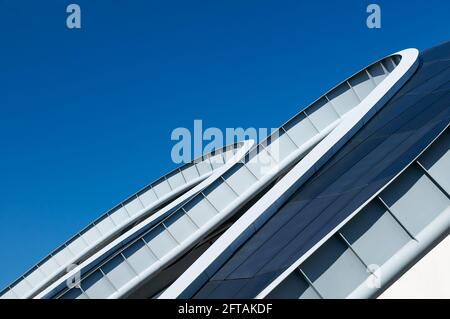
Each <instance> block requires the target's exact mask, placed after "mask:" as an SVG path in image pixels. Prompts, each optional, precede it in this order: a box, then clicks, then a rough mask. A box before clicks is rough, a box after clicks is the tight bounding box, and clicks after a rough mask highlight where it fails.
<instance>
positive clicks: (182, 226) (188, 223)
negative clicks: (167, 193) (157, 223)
mask: <svg viewBox="0 0 450 319" xmlns="http://www.w3.org/2000/svg"><path fill="white" fill-rule="evenodd" d="M164 225H166V227H167V230H168V231H169V232H170V233H171V234H172V236H173V237H175V239H176V240H177V241H178V242H179V243H181V242H183V241H184V240H185V239H186V238H188V237H189V236H191V235H192V234H194V233H195V232H196V231H197V230H198V227H197V226H196V225H195V224H194V223H193V222H192V220H191V219H190V218H189V217H188V216H187V215H186V214H184V212H183V211H178V212H176V213H175V214H173V215H172V216H170V217H169V218H168V219H167V220H166V221H164Z"/></svg>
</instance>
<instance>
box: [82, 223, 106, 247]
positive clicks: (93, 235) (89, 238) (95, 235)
mask: <svg viewBox="0 0 450 319" xmlns="http://www.w3.org/2000/svg"><path fill="white" fill-rule="evenodd" d="M81 237H83V239H84V240H85V241H86V242H87V243H88V244H90V245H92V244H94V243H96V242H97V241H98V240H99V239H100V238H101V237H102V234H101V233H100V231H99V230H98V229H97V228H95V227H91V228H89V229H88V230H86V231H85V232H84V233H83V234H81Z"/></svg>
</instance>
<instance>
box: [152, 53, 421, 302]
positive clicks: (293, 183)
mask: <svg viewBox="0 0 450 319" xmlns="http://www.w3.org/2000/svg"><path fill="white" fill-rule="evenodd" d="M395 55H400V56H401V61H400V63H399V64H398V66H397V67H396V68H395V69H394V70H393V71H392V72H391V73H390V74H389V75H388V76H387V77H386V78H385V79H384V80H383V81H382V82H381V83H380V84H379V85H378V86H377V87H375V88H374V90H373V91H372V92H371V93H370V94H369V95H368V96H367V97H366V98H365V99H364V100H363V101H362V102H361V103H360V104H359V105H358V106H356V107H355V108H354V109H353V110H352V111H351V112H349V113H348V114H346V115H345V116H344V117H343V119H342V122H341V123H340V124H339V125H338V126H337V127H336V128H335V129H334V130H333V131H332V132H331V133H330V134H329V135H328V136H327V137H325V138H324V139H323V140H322V141H321V142H320V143H319V144H318V145H317V146H316V147H315V148H313V149H312V150H311V151H310V153H308V154H307V155H306V156H305V157H304V158H303V159H302V160H301V161H300V162H299V163H298V164H297V165H296V166H295V167H294V168H292V170H291V171H290V172H289V173H288V174H287V175H286V176H284V177H283V178H282V179H281V180H280V181H279V182H278V183H277V184H276V185H275V186H274V187H273V188H272V189H271V190H269V192H267V194H265V195H264V196H263V197H262V198H261V199H260V200H259V201H258V202H257V203H256V204H255V205H253V206H252V207H251V208H250V209H249V210H248V211H247V212H246V213H245V214H244V215H243V216H242V217H241V218H240V219H239V220H238V221H236V222H235V223H234V224H233V225H232V226H231V227H230V228H229V229H228V230H227V231H226V232H225V233H224V234H223V235H222V236H221V237H220V238H219V239H217V241H216V242H215V243H214V244H213V245H212V246H210V247H209V248H208V249H207V250H206V251H205V252H204V253H203V254H202V255H201V256H200V257H199V258H198V259H197V260H196V261H195V262H194V263H193V264H192V266H191V267H189V268H188V269H187V270H186V271H185V272H184V273H183V274H182V275H181V276H180V277H179V278H178V279H177V280H176V281H175V282H174V283H173V284H172V285H171V286H170V287H169V288H168V289H167V290H166V291H164V293H162V294H161V295H160V296H159V299H172V298H190V297H192V295H193V294H194V293H195V292H196V291H197V290H198V289H199V288H200V287H201V286H202V285H203V284H204V283H205V282H206V281H207V280H208V279H209V278H210V277H211V276H212V275H213V274H214V273H215V271H216V270H217V269H218V268H220V267H221V265H222V264H223V263H224V262H225V261H226V260H227V259H228V258H229V257H230V256H231V255H232V254H233V253H234V251H235V250H236V249H237V248H238V247H239V246H240V245H241V244H242V243H243V242H244V241H245V240H247V239H248V238H249V237H250V236H252V235H253V234H254V233H255V232H256V230H257V229H259V228H260V227H261V226H262V224H263V223H264V222H265V221H266V220H267V219H268V218H269V217H271V216H272V215H273V214H274V213H275V212H276V211H277V209H278V208H279V207H280V206H281V205H282V204H283V203H284V202H285V200H286V199H287V198H288V197H289V196H291V195H292V193H293V192H294V191H295V190H296V189H298V187H300V186H301V185H302V184H303V183H304V182H305V181H306V180H307V179H308V178H309V177H310V176H311V175H312V174H314V172H316V171H317V170H318V169H319V168H320V167H321V166H322V165H323V164H325V163H326V162H327V161H328V160H329V158H330V157H331V156H333V155H334V154H335V153H336V152H337V151H338V150H339V149H340V148H341V147H342V146H343V145H344V144H345V143H346V142H347V141H348V140H349V139H350V138H351V137H352V136H353V135H354V134H355V133H356V132H357V131H358V130H359V129H360V128H361V127H362V126H364V125H365V123H367V121H369V119H370V118H372V116H373V115H374V114H375V113H376V112H377V111H378V110H379V109H381V108H382V107H383V106H384V105H385V104H386V102H387V101H388V100H389V99H390V98H391V97H392V96H393V95H394V94H395V93H396V92H397V91H398V90H399V89H400V88H401V87H402V86H403V85H404V84H405V82H406V81H407V80H408V79H409V78H410V77H411V76H412V74H413V73H414V72H415V71H416V69H417V67H418V64H419V63H418V56H419V51H418V50H417V49H406V50H403V51H400V52H397V53H395V54H393V55H391V56H395ZM293 268H295V267H293ZM279 278H280V277H279ZM279 278H278V279H279ZM278 279H277V280H276V281H277V282H281V280H282V279H280V280H279V281H278ZM273 283H274V282H273ZM266 289H267V288H266ZM264 291H265V290H264ZM264 291H263V292H264ZM262 295H263V294H262V293H260V294H259V295H258V296H257V298H261V296H262Z"/></svg>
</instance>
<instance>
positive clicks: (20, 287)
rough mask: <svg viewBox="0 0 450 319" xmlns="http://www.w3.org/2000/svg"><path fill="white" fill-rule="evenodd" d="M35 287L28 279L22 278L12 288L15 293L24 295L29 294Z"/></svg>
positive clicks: (20, 295)
mask: <svg viewBox="0 0 450 319" xmlns="http://www.w3.org/2000/svg"><path fill="white" fill-rule="evenodd" d="M31 288H33V287H32V286H31V285H30V284H29V283H28V282H27V281H26V280H22V281H20V282H18V283H17V285H15V286H14V287H13V288H12V291H13V292H14V294H16V295H17V296H19V297H23V296H25V295H26V294H27V292H28V291H29V290H30V289H31Z"/></svg>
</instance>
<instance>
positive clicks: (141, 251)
mask: <svg viewBox="0 0 450 319" xmlns="http://www.w3.org/2000/svg"><path fill="white" fill-rule="evenodd" d="M123 255H124V256H125V258H127V261H128V263H129V264H130V266H131V267H133V269H134V270H135V271H136V272H137V273H141V272H142V271H144V270H145V269H147V268H148V267H150V266H151V265H152V264H154V263H155V262H156V261H157V260H158V259H157V258H156V256H155V255H154V254H153V252H152V251H151V250H150V248H149V247H148V246H147V245H146V244H145V243H144V242H143V241H142V240H139V241H137V242H135V243H134V244H133V245H131V246H130V247H128V248H127V249H125V250H124V252H123Z"/></svg>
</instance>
